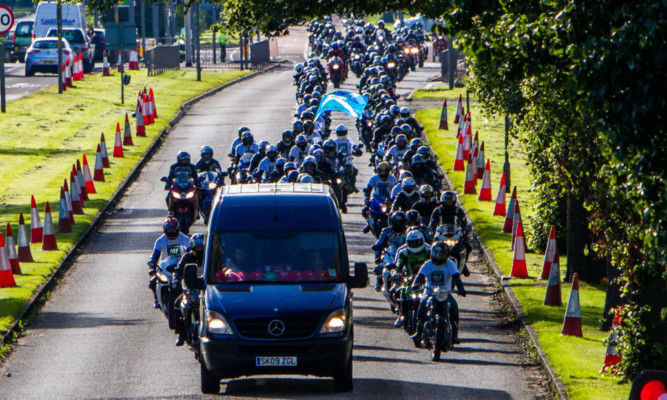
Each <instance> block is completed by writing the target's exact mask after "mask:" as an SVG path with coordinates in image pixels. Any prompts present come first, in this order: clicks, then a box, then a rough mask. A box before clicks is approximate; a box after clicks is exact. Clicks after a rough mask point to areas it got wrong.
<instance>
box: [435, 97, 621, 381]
mask: <svg viewBox="0 0 667 400" xmlns="http://www.w3.org/2000/svg"><path fill="white" fill-rule="evenodd" d="M471 119H472V118H471V114H470V111H469V110H468V113H466V112H465V107H463V97H462V96H459V99H458V103H457V108H456V114H455V118H454V123H456V124H458V128H457V139H458V142H457V146H456V156H455V160H454V168H453V170H454V171H465V174H466V178H465V183H464V189H463V192H464V194H477V187H476V185H477V180H478V179H480V177H481V179H482V187H481V189H480V192H479V197H478V200H479V201H492V198H491V163H490V160H489V159H487V160H486V163H484V159H485V158H484V142H481V144H480V142H479V135H478V133H477V132H476V133H475V136H474V138H473V136H472V128H471ZM439 129H448V121H447V101H446V100H445V102H444V103H443V109H442V112H441V117H440V125H439ZM506 193H507V185H506V175H505V172H503V174H502V177H501V179H500V185H499V188H498V193H497V195H496V201H495V207H494V211H493V215H494V216H502V217H505V222H504V224H503V229H502V231H503V232H504V233H511V234H512V239H511V247H510V250H511V251H513V258H512V269H511V272H510V276H511V277H516V278H528V270H527V266H526V242H525V237H524V232H523V223H522V218H521V211H520V206H519V199H518V197H517V188H516V187H514V189H513V191H512V195H511V197H510V200H509V204H508V205H507V208H506V207H505V206H506ZM540 279H541V280H548V283H547V287H546V293H545V297H544V302H543V304H544V305H545V306H553V307H561V306H562V305H563V302H562V296H561V285H560V280H561V274H560V261H559V253H558V248H557V244H556V227H555V226H551V229H550V232H549V239H548V242H547V247H546V250H545V252H544V262H543V266H542V272H541V274H540ZM619 315H620V309H619V310H617V312H616V318H615V319H614V326H615V327H616V326H618V325H620V318H619ZM561 333H562V334H563V335H570V336H577V337H582V336H583V332H582V324H581V306H580V299H579V277H578V274H576V273H575V274H573V277H572V288H571V291H570V297H569V301H568V304H567V309H566V311H565V316H564V320H563V327H562V330H561ZM617 339H618V338H617V336H616V331H615V330H612V332H611V334H610V338H609V341H608V343H609V344H608V346H607V354H606V356H605V360H604V367H603V369H602V370H603V371H605V369H607V368H610V367H611V368H613V366H615V365H616V364H618V363H619V362H620V357H619V355H618V353H617V351H616V348H615V343H616V341H617Z"/></svg>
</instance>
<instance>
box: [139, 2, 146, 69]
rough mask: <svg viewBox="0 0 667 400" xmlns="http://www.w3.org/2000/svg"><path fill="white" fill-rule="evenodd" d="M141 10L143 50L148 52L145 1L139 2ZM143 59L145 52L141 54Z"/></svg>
mask: <svg viewBox="0 0 667 400" xmlns="http://www.w3.org/2000/svg"><path fill="white" fill-rule="evenodd" d="M139 8H140V9H141V48H142V49H143V51H144V52H145V51H146V4H145V3H144V0H139ZM141 56H142V57H143V52H142V54H141Z"/></svg>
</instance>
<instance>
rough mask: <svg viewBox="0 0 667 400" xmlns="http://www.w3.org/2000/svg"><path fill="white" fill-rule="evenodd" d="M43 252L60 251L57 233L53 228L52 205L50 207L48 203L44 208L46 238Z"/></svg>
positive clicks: (43, 243)
mask: <svg viewBox="0 0 667 400" xmlns="http://www.w3.org/2000/svg"><path fill="white" fill-rule="evenodd" d="M42 250H44V251H51V250H58V243H57V242H56V231H55V229H54V227H53V217H52V216H51V205H49V202H48V201H47V202H46V206H45V207H44V237H43V238H42Z"/></svg>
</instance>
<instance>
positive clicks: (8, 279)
mask: <svg viewBox="0 0 667 400" xmlns="http://www.w3.org/2000/svg"><path fill="white" fill-rule="evenodd" d="M13 286H16V281H15V280H14V273H13V272H12V266H11V265H10V264H9V254H7V248H6V247H5V238H4V236H2V232H0V288H6V287H13Z"/></svg>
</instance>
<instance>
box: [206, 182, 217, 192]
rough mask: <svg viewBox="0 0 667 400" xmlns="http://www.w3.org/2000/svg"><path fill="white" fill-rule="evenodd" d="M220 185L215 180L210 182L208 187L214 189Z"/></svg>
mask: <svg viewBox="0 0 667 400" xmlns="http://www.w3.org/2000/svg"><path fill="white" fill-rule="evenodd" d="M217 187H218V185H217V184H216V183H215V182H211V183H209V184H208V188H209V189H211V190H214V189H216V188H217Z"/></svg>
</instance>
